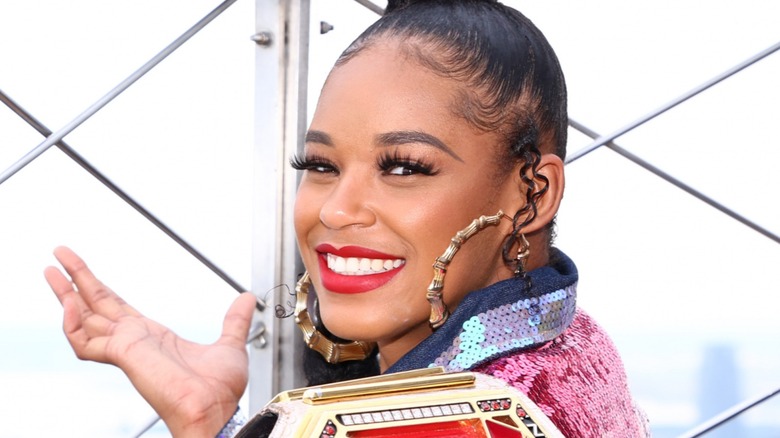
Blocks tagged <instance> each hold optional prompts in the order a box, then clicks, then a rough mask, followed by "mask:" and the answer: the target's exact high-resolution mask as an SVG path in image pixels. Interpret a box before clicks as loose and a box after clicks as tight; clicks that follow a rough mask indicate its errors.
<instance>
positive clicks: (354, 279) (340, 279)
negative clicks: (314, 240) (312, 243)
mask: <svg viewBox="0 0 780 438" xmlns="http://www.w3.org/2000/svg"><path fill="white" fill-rule="evenodd" d="M315 249H316V251H317V252H318V253H319V254H318V257H317V260H318V261H319V267H320V277H321V279H322V285H323V286H324V287H325V289H328V290H329V291H331V292H335V293H342V294H357V293H363V292H368V291H371V290H374V289H377V288H379V287H381V286H384V285H385V284H386V283H387V282H389V281H390V280H392V279H393V277H395V276H396V274H398V273H399V272H401V269H402V268H403V267H404V266H405V265H401V266H399V267H397V268H394V269H391V270H389V271H385V272H378V273H376V274H368V275H342V274H338V273H336V272H334V271H332V270H330V269H329V268H328V254H333V255H335V256H338V257H344V258H348V257H358V258H368V259H385V260H397V259H400V258H401V257H396V256H392V255H389V254H384V253H381V252H379V251H374V250H372V249H368V248H363V247H359V246H345V247H342V248H339V249H336V248H335V247H334V246H332V245H329V244H321V245H318V246H317V247H316V248H315Z"/></svg>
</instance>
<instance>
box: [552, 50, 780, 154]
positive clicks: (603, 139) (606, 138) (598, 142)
mask: <svg viewBox="0 0 780 438" xmlns="http://www.w3.org/2000/svg"><path fill="white" fill-rule="evenodd" d="M779 49H780V42H778V43H776V44H775V45H773V46H772V47H770V48H768V49H766V50H764V51H762V52H760V53H758V54H756V55H754V56H752V57H750V58H749V59H747V60H745V61H743V62H741V63H740V64H737V65H736V66H734V67H732V68H730V69H728V70H726V71H725V72H723V73H721V74H719V75H718V76H715V77H714V78H712V79H710V80H709V81H707V82H705V83H703V84H701V85H699V86H698V87H696V88H694V89H692V90H690V91H688V92H687V93H685V94H683V95H681V96H679V97H677V98H676V99H674V100H672V101H670V102H669V103H667V104H666V105H663V106H661V107H659V108H658V109H656V110H654V111H651V112H650V113H648V114H645V115H644V116H642V117H640V118H638V119H636V120H634V121H633V122H631V123H629V124H628V125H626V126H623V127H622V128H620V129H618V130H617V131H615V132H613V133H611V134H609V135H603V136H599V137H598V138H596V139H595V140H594V141H593V142H592V143H591V144H589V145H587V146H585V147H584V148H582V149H580V150H579V151H577V152H575V153H573V154H571V155H570V156H569V157H568V158H567V159H566V163H567V164H568V163H572V162H574V161H576V160H578V159H580V158H582V157H584V156H585V155H587V154H589V153H591V152H593V151H594V150H596V149H598V148H600V147H601V146H604V145H605V144H607V143H609V142H610V141H612V140H614V139H616V138H618V137H620V136H621V135H623V134H625V133H626V132H628V131H631V130H632V129H634V128H636V127H638V126H641V125H643V124H644V123H645V122H648V121H650V120H652V119H654V118H656V117H657V116H659V115H661V114H663V113H665V112H666V111H669V110H670V109H672V108H674V107H676V106H677V105H679V104H681V103H683V102H685V101H686V100H688V99H690V98H692V97H693V96H696V95H697V94H699V93H701V92H702V91H704V90H706V89H708V88H710V87H712V86H713V85H715V84H717V83H719V82H721V81H723V80H724V79H727V78H729V77H731V76H733V75H734V74H736V73H738V72H740V71H742V70H744V69H745V68H747V67H749V66H751V65H753V64H755V63H756V62H758V61H760V60H762V59H764V58H766V57H767V56H769V55H771V54H772V53H774V52H776V51H777V50H779Z"/></svg>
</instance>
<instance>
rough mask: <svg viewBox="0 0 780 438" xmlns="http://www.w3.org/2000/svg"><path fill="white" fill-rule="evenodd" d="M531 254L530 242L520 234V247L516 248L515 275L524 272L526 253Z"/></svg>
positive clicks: (526, 260)
mask: <svg viewBox="0 0 780 438" xmlns="http://www.w3.org/2000/svg"><path fill="white" fill-rule="evenodd" d="M529 254H531V244H530V243H528V239H526V238H525V234H520V247H519V248H517V257H516V258H515V260H516V262H517V264H516V265H515V275H520V274H522V273H523V272H525V264H526V262H528V255H529Z"/></svg>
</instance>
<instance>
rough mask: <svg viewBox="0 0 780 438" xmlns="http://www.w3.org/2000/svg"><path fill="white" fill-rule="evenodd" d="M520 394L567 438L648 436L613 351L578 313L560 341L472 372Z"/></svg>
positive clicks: (597, 329)
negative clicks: (499, 382) (485, 375)
mask: <svg viewBox="0 0 780 438" xmlns="http://www.w3.org/2000/svg"><path fill="white" fill-rule="evenodd" d="M473 371H478V372H482V373H485V374H489V375H491V376H495V377H498V378H500V379H502V380H504V381H506V382H507V383H509V384H510V385H512V386H514V387H515V388H517V389H519V390H520V391H522V392H523V393H525V394H526V395H527V396H528V397H529V398H530V399H531V400H533V401H534V402H536V404H537V405H539V407H540V408H541V409H542V411H543V412H544V413H545V414H547V416H548V417H549V418H550V419H551V420H552V422H553V423H555V425H556V426H558V429H560V431H561V432H562V433H563V434H564V435H565V436H567V437H584V438H590V437H594V438H595V437H615V438H624V437H646V436H650V432H649V425H648V423H647V420H646V418H645V416H644V414H643V413H642V412H641V410H639V409H638V408H637V407H636V406H635V405H634V402H633V400H632V398H631V394H630V392H629V389H628V384H627V381H626V375H625V372H624V370H623V363H622V361H621V360H620V356H619V355H618V352H617V350H616V349H615V347H614V345H613V344H612V341H611V340H610V339H609V337H608V336H607V335H606V333H605V332H604V331H603V330H602V329H601V328H600V327H599V326H598V325H597V324H596V322H595V321H594V320H593V319H592V318H590V317H589V316H588V315H587V314H585V313H584V312H583V311H582V310H578V311H577V313H576V315H575V317H574V321H573V322H572V324H571V325H570V326H569V328H568V330H566V331H565V332H564V333H563V334H562V335H561V336H559V337H557V338H556V339H554V340H553V341H552V342H550V343H548V344H546V345H544V346H542V347H540V348H535V349H531V350H525V351H521V352H516V353H514V354H510V355H506V356H503V357H500V358H498V359H495V360H493V361H490V362H488V363H485V364H483V365H481V366H478V367H476V368H474V369H473Z"/></svg>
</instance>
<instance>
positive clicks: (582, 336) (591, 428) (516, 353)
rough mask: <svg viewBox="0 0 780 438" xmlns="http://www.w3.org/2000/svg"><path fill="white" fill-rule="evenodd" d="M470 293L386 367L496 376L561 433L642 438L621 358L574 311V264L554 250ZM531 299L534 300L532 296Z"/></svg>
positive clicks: (641, 420)
mask: <svg viewBox="0 0 780 438" xmlns="http://www.w3.org/2000/svg"><path fill="white" fill-rule="evenodd" d="M528 275H529V276H530V278H531V283H532V285H533V290H532V291H531V292H530V293H528V294H527V295H523V292H522V291H523V290H524V287H523V282H522V281H520V280H515V279H512V280H505V281H502V282H498V283H496V284H494V285H491V286H489V287H487V288H485V289H482V290H478V291H474V292H471V293H470V294H468V295H467V296H466V297H465V298H464V299H463V301H462V302H461V303H460V305H459V306H458V307H457V308H456V309H455V311H454V312H453V313H452V315H451V316H450V318H449V319H448V320H447V322H446V323H445V324H444V325H443V326H442V327H441V328H439V329H438V330H437V331H436V332H434V333H433V334H432V335H431V336H429V337H428V338H427V339H425V340H424V341H423V342H421V343H420V344H419V345H417V347H415V348H414V349H412V351H410V352H409V353H407V354H406V355H405V356H404V357H402V358H401V359H400V360H399V361H398V362H396V363H395V364H394V365H393V366H392V367H391V368H390V369H389V370H388V371H387V372H397V371H404V370H409V369H414V368H423V367H430V366H443V367H445V368H446V369H447V370H449V371H462V370H470V371H478V372H482V373H485V374H488V375H492V376H495V377H498V378H500V379H502V380H504V381H506V382H507V383H509V384H510V385H512V386H514V387H516V388H518V389H519V390H520V391H522V392H523V393H525V394H526V395H527V396H528V397H529V398H531V400H533V401H534V402H536V403H537V404H538V405H539V406H540V407H541V408H542V410H543V412H545V414H547V415H548V416H549V417H550V419H551V420H552V421H553V423H555V425H556V426H558V428H559V429H560V430H561V432H563V434H564V435H566V436H567V437H572V438H575V437H583V438H591V437H593V438H596V437H599V438H600V437H616V438H618V437H619V438H626V437H645V436H649V435H650V434H649V426H648V423H647V420H646V419H645V417H644V415H643V414H642V412H641V411H640V410H638V409H637V408H636V407H635V406H634V402H633V400H632V398H631V394H630V392H629V390H628V385H627V381H626V375H625V371H624V369H623V364H622V362H621V360H620V356H619V355H618V353H617V350H616V349H615V346H614V345H613V344H612V341H611V340H610V339H609V337H608V336H607V335H606V333H604V331H603V330H602V329H601V328H600V327H599V326H598V325H597V324H596V323H595V322H594V321H593V320H592V319H591V318H590V317H589V316H588V315H586V314H585V313H584V312H583V311H581V310H579V309H577V308H576V295H577V293H576V284H577V280H578V275H577V268H576V266H575V265H574V263H573V262H572V261H571V259H569V258H568V257H567V256H566V255H565V254H563V253H562V252H561V251H559V250H557V249H553V250H552V252H551V262H550V264H549V265H548V266H545V267H542V268H539V269H535V270H533V271H531V272H529V273H528ZM534 297H537V298H534Z"/></svg>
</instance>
